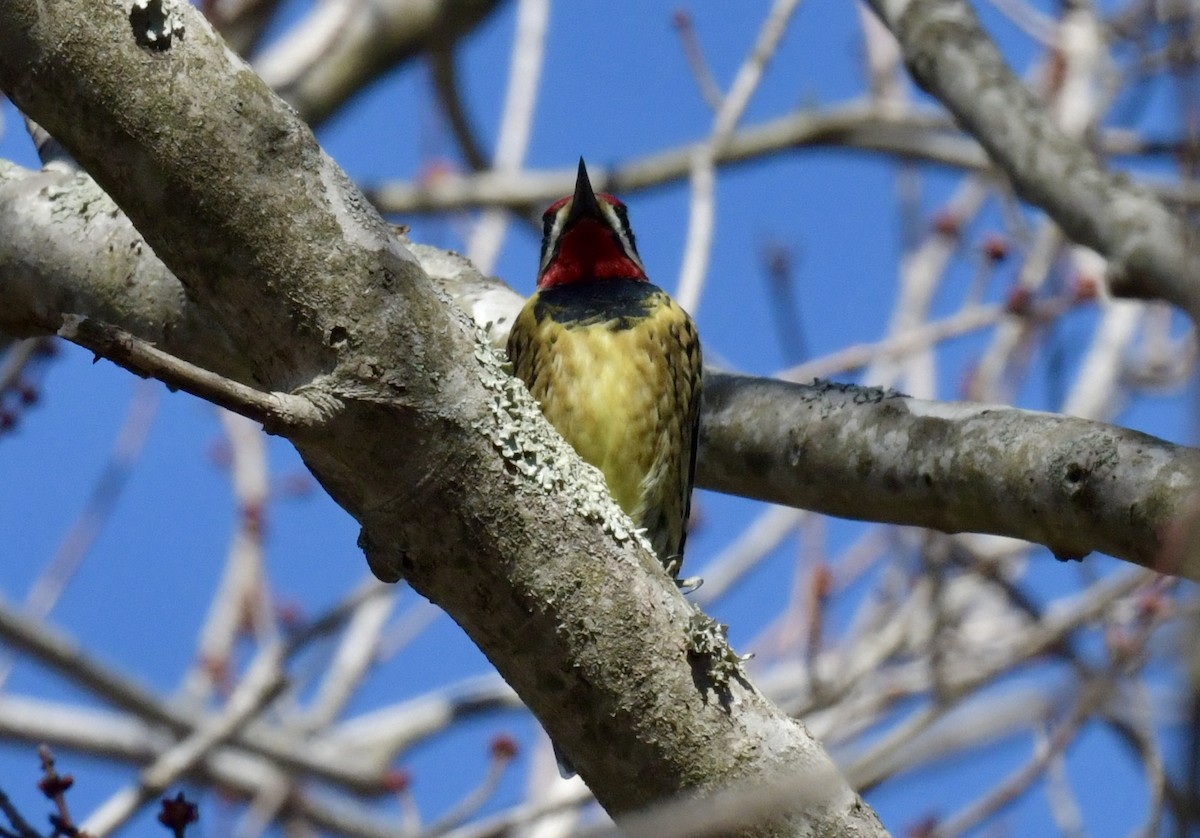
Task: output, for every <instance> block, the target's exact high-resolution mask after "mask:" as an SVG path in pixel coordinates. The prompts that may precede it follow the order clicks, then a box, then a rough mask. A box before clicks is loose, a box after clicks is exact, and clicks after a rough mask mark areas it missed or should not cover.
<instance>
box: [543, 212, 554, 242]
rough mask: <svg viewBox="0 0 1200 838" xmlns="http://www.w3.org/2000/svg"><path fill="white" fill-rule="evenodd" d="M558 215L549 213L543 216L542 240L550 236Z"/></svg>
mask: <svg viewBox="0 0 1200 838" xmlns="http://www.w3.org/2000/svg"><path fill="white" fill-rule="evenodd" d="M555 215H557V213H553V212H548V213H546V214H545V215H543V216H542V238H546V237H547V236H549V235H550V231H551V230H552V229H553V228H554V217H555Z"/></svg>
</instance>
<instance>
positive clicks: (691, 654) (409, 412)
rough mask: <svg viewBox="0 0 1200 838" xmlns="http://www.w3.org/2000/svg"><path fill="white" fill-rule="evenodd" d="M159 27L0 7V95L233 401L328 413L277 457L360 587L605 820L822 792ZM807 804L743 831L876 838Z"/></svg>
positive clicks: (469, 355) (314, 153) (519, 427)
mask: <svg viewBox="0 0 1200 838" xmlns="http://www.w3.org/2000/svg"><path fill="white" fill-rule="evenodd" d="M175 11H176V13H177V15H178V19H177V21H175V24H176V25H175V27H174V28H173V29H172V32H173V33H174V37H173V38H172V39H171V40H170V41H165V40H163V39H159V40H157V41H154V42H148V41H147V39H146V37H145V33H144V32H140V31H138V27H139V24H138V20H137V18H136V16H134V17H131V16H130V13H129V10H128V9H127V8H126V7H125V5H124V4H120V3H106V4H99V5H97V4H96V3H94V2H92V0H60V2H57V3H55V4H54V8H53V10H52V11H48V10H47V8H46V7H45V5H44V4H43V3H41V2H40V1H39V0H11V2H7V3H4V4H2V5H0V89H3V90H4V91H5V92H6V93H7V94H8V95H9V96H10V98H12V99H13V101H14V102H15V103H16V104H17V105H18V107H20V108H21V109H22V110H23V111H25V112H26V113H28V114H29V115H30V116H32V117H33V118H34V119H36V120H37V121H38V122H39V123H40V124H41V125H43V126H45V127H46V129H47V130H49V131H50V132H51V134H53V135H54V136H55V137H56V138H57V139H59V140H60V141H61V142H62V143H63V145H64V146H65V147H66V148H67V149H68V150H69V151H70V152H71V153H72V155H73V156H74V157H75V158H76V159H77V160H78V161H80V163H81V164H82V165H83V166H84V167H85V168H87V170H88V171H89V172H91V173H92V174H93V176H94V177H96V179H97V181H98V182H99V183H100V184H101V186H102V187H103V188H104V189H105V190H106V191H107V192H108V193H109V194H110V195H111V196H113V198H114V200H116V201H117V203H118V204H119V205H120V206H121V207H122V208H123V209H124V210H125V211H126V213H128V215H129V217H130V218H131V219H132V220H133V222H134V224H135V225H136V226H137V228H138V230H139V231H141V232H142V234H143V235H145V237H146V240H147V241H148V242H149V243H150V244H151V245H152V246H153V247H154V249H155V252H156V253H157V254H158V255H159V257H160V258H161V259H162V260H163V262H164V263H165V264H166V265H167V266H168V267H169V268H170V269H171V270H172V271H173V272H174V274H175V275H176V276H177V277H178V278H179V280H180V282H181V283H182V285H183V287H184V288H185V289H186V292H187V294H188V296H189V297H190V298H191V299H193V300H194V301H195V302H196V304H198V305H200V306H202V307H203V308H205V309H207V310H209V311H210V312H212V314H213V316H214V317H215V318H216V319H217V320H218V321H219V322H220V324H221V325H222V327H223V329H224V331H225V332H226V334H227V335H228V336H229V339H230V341H231V342H232V344H233V346H234V348H235V351H236V352H237V353H238V355H239V356H240V357H242V358H244V359H245V363H246V365H247V367H248V368H249V370H250V373H251V379H252V381H251V382H248V383H252V384H253V385H254V386H255V387H256V388H257V389H261V390H267V391H276V392H294V391H296V390H298V389H299V388H301V387H304V388H305V395H306V396H307V397H308V398H313V399H324V398H330V399H336V400H337V401H338V403H339V409H338V410H337V411H334V412H331V413H330V414H329V415H328V417H327V421H324V422H322V423H320V424H319V425H318V426H316V427H314V428H306V429H304V430H303V432H299V433H294V432H292V433H290V434H289V435H290V438H291V440H292V441H293V442H294V443H295V444H296V446H297V448H298V449H299V451H300V452H301V454H302V456H303V457H304V459H305V462H306V463H307V464H308V465H309V467H310V468H311V469H312V471H313V472H314V474H315V475H316V476H317V477H318V479H319V480H320V481H321V483H322V485H323V486H324V487H325V488H326V489H327V490H328V491H329V493H330V495H331V496H332V497H333V498H334V499H335V500H336V501H337V502H338V503H339V504H340V505H342V506H343V507H344V508H345V509H347V510H348V511H349V512H350V513H351V514H353V515H354V516H355V517H356V518H357V520H358V521H359V522H360V523H361V525H362V535H361V538H360V543H361V544H362V546H363V548H364V550H365V552H366V554H367V559H368V562H369V563H370V565H371V567H372V569H373V570H374V571H375V572H376V574H377V575H379V576H380V577H381V578H384V579H388V580H395V579H397V578H398V577H400V576H401V575H403V576H404V577H405V578H406V580H407V581H408V582H409V583H410V584H411V585H412V587H413V588H414V589H415V590H417V591H418V592H419V593H421V594H422V595H424V596H426V597H428V598H429V599H431V600H433V601H434V602H436V603H437V604H439V605H440V606H441V607H443V608H444V609H445V610H446V611H447V612H448V613H449V614H450V615H451V616H452V617H453V618H454V620H455V621H456V622H457V623H458V624H459V625H460V626H462V627H463V628H464V630H465V631H466V632H467V634H468V635H469V636H470V637H471V638H472V639H473V640H474V641H475V643H476V644H477V645H479V647H480V648H481V649H482V650H483V651H484V652H485V653H486V654H487V656H488V657H489V659H490V660H491V661H492V662H493V663H494V664H495V665H496V667H497V669H498V670H499V671H500V673H501V674H502V675H503V676H504V677H505V679H506V680H507V681H508V682H509V683H510V684H511V685H512V686H513V688H514V689H515V690H516V692H517V693H518V695H520V696H521V698H522V699H523V700H524V701H525V702H526V703H527V704H528V705H529V706H530V708H531V709H532V710H533V711H534V712H535V714H537V715H538V717H539V719H541V720H542V722H543V723H544V724H545V725H546V727H547V729H548V730H549V731H550V732H551V734H552V735H553V736H554V738H555V739H556V740H557V741H558V743H559V744H560V745H561V746H562V747H563V748H564V749H565V750H566V752H567V753H568V754H569V755H570V757H571V759H572V762H573V763H574V764H575V765H576V767H577V768H578V770H579V772H580V774H581V775H582V776H583V777H584V779H585V780H587V782H588V784H589V786H590V788H591V789H592V790H593V791H594V792H595V794H596V797H597V799H598V800H599V801H600V802H601V804H602V805H604V806H605V808H606V809H608V810H609V811H610V812H611V813H613V814H615V815H618V816H619V815H620V814H621V813H624V812H630V811H633V810H636V809H638V808H641V807H644V806H646V805H648V804H650V803H652V802H654V801H656V800H660V799H662V798H664V797H671V796H674V795H677V794H679V793H680V792H683V791H687V790H700V789H715V788H719V787H724V786H726V785H728V784H730V783H735V782H739V781H751V780H753V779H754V778H757V777H772V776H783V775H784V772H786V771H788V770H790V768H789V767H791V768H794V767H795V766H804V767H805V768H806V769H807V771H808V772H811V774H812V776H813V777H820V778H822V779H823V778H825V777H826V776H830V775H831V773H833V776H836V775H835V773H834V772H833V769H832V767H831V763H830V761H829V758H828V756H827V755H826V754H825V753H824V752H823V751H822V750H821V748H820V746H819V745H817V744H816V743H815V741H813V740H812V739H811V737H810V736H809V735H808V734H807V732H806V731H804V729H803V728H802V726H800V725H798V724H796V723H795V722H794V721H792V720H791V719H789V718H788V717H787V716H786V715H784V714H783V713H781V712H780V711H779V710H778V709H777V708H776V707H774V706H773V705H772V704H771V703H770V702H769V701H767V700H766V699H765V698H764V697H763V696H762V695H761V694H760V693H759V692H758V691H757V690H756V689H755V688H754V687H753V686H752V685H751V684H749V683H748V682H745V681H743V680H741V679H740V678H739V677H738V675H737V673H736V671H731V669H730V665H729V664H728V663H726V661H727V660H728V656H729V655H730V654H731V653H730V652H729V651H728V649H727V647H726V646H725V644H724V642H723V640H721V639H720V637H719V633H715V632H712V631H711V630H710V629H709V628H708V626H707V625H706V624H705V623H704V621H703V619H701V618H700V617H699V616H698V613H697V611H696V610H695V609H694V608H693V607H692V606H691V605H689V604H688V603H687V602H686V601H685V600H684V599H683V597H682V596H681V595H680V594H679V592H678V590H677V589H676V587H675V585H674V584H673V583H672V581H671V580H670V579H669V578H667V576H666V574H665V573H663V572H662V570H661V566H660V565H659V564H658V563H657V561H656V559H655V558H654V557H653V556H652V555H651V554H650V553H649V551H647V550H646V549H645V548H644V547H643V546H642V544H641V540H640V539H637V538H634V537H632V533H631V532H630V524H629V520H628V518H627V516H625V515H624V514H623V513H621V512H620V510H619V508H618V507H617V506H616V505H615V504H614V502H613V501H612V499H611V497H610V496H609V495H608V493H607V490H606V488H605V487H604V484H603V481H602V480H601V479H600V478H599V476H598V473H597V472H596V471H595V470H594V469H592V468H590V467H586V466H584V464H583V463H582V462H581V461H580V460H579V458H578V457H577V456H576V455H575V453H574V452H573V451H572V450H571V449H570V448H569V447H568V446H566V445H565V443H563V441H562V440H561V438H560V437H559V436H558V435H557V434H555V433H554V432H553V431H552V429H551V428H550V427H549V425H547V424H546V423H545V421H544V420H543V419H542V417H541V412H540V410H539V409H538V408H537V405H536V404H534V403H533V402H532V400H531V399H530V398H529V396H528V393H527V392H526V391H525V389H524V387H522V386H521V385H520V382H517V381H516V380H514V379H513V378H511V377H510V376H508V375H507V374H506V373H505V372H504V371H503V369H502V368H501V366H500V363H499V361H498V359H497V358H496V356H495V355H494V353H493V352H492V351H491V350H490V349H489V348H487V347H486V346H484V345H482V344H480V343H478V342H477V341H476V332H475V329H474V328H473V327H472V326H471V325H470V324H468V323H467V322H466V321H465V318H463V317H462V315H461V313H459V314H457V315H456V314H455V313H454V312H453V311H452V310H451V309H452V307H450V306H447V305H446V304H445V301H444V300H445V298H444V297H443V296H441V295H439V294H437V293H436V292H435V290H434V288H433V286H432V285H431V284H430V283H429V281H428V278H427V277H426V276H425V275H424V273H423V272H422V271H421V269H420V267H419V266H418V264H417V263H416V261H415V260H414V259H413V257H412V256H411V255H410V254H409V253H408V252H407V251H406V250H405V249H404V248H403V247H402V246H401V245H400V244H399V243H398V242H397V241H396V240H395V239H394V237H393V235H392V232H391V230H390V228H389V227H388V226H387V225H386V224H384V223H383V222H382V220H381V219H380V218H379V217H378V216H376V215H375V214H374V213H373V212H372V211H371V210H370V208H369V205H368V204H367V203H366V202H365V200H364V199H363V197H362V196H361V195H360V194H359V193H358V191H357V190H356V189H355V188H354V187H353V185H352V184H351V183H350V182H349V180H348V179H347V177H346V176H345V174H344V173H343V172H342V171H341V170H340V169H338V168H337V167H336V166H335V165H334V164H333V163H332V161H331V160H329V158H328V157H326V156H325V155H324V154H322V153H321V151H320V149H319V148H318V146H317V144H316V142H315V140H314V139H313V137H312V134H311V132H310V131H309V130H308V129H307V128H306V127H305V126H304V125H303V124H302V123H301V122H300V121H299V120H298V119H297V118H296V116H295V114H294V113H293V112H292V111H290V109H288V108H287V107H286V106H285V105H284V104H283V103H282V102H281V101H279V100H278V99H277V98H275V97H274V96H273V95H272V94H271V93H270V91H269V90H268V89H267V88H266V86H265V85H263V83H262V82H261V80H259V79H258V78H257V77H255V76H254V75H253V74H252V73H250V72H249V71H248V69H247V68H246V67H245V66H244V65H243V64H241V63H240V62H239V61H237V59H236V58H235V57H233V56H232V55H231V54H230V53H229V51H228V50H227V49H226V48H225V46H224V44H223V43H222V42H221V41H220V39H219V38H218V37H216V36H215V34H214V33H213V32H212V30H211V28H210V27H209V26H208V24H207V23H206V22H205V21H204V20H203V19H202V18H201V17H200V16H199V15H198V13H197V12H196V11H195V10H194V9H193V8H192V7H191V6H189V5H187V4H178V6H177V7H176V8H175ZM431 510H436V511H437V514H436V515H431V514H430V511H431ZM548 672H552V673H553V674H554V677H546V673H548ZM705 685H707V687H706V686H705ZM823 788H827V793H826V794H825V795H823V796H822V798H821V800H819V801H817V802H814V803H813V805H812V806H810V807H808V808H806V809H805V811H803V812H788V813H786V814H784V815H781V816H780V817H779V818H777V819H771V820H769V821H764V822H760V823H759V824H758V825H757V826H756V828H755V829H754V830H753V831H752V834H762V835H767V834H771V835H778V834H794V835H801V834H803V835H811V834H820V833H826V834H859V835H881V834H884V831H883V829H882V827H881V826H880V824H879V822H878V819H877V818H876V817H875V815H874V813H873V812H872V811H871V810H870V809H869V808H867V807H866V806H865V805H864V804H863V803H862V802H861V800H860V799H859V798H858V796H857V795H856V794H855V793H854V792H853V790H852V789H850V788H849V786H847V785H846V784H845V783H844V782H843V781H841V780H840V779H838V780H836V782H833V783H831V784H830V785H829V786H828V787H824V786H823Z"/></svg>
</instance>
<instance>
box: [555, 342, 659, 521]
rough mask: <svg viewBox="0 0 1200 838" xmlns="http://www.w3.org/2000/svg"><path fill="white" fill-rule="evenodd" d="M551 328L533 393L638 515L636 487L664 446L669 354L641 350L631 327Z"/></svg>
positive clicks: (639, 498)
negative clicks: (550, 340) (663, 412)
mask: <svg viewBox="0 0 1200 838" xmlns="http://www.w3.org/2000/svg"><path fill="white" fill-rule="evenodd" d="M557 332H558V333H557V334H556V335H555V338H554V351H553V352H552V353H550V354H549V358H548V359H547V362H548V365H549V368H548V369H545V370H543V371H542V373H543V374H542V375H540V376H538V379H537V381H536V383H535V387H534V391H535V392H534V393H533V395H534V397H535V398H537V399H538V401H539V402H541V404H542V408H543V411H544V412H545V414H546V418H547V419H549V420H550V423H551V424H552V425H554V426H555V427H556V428H557V429H558V432H559V433H561V434H562V435H563V437H564V438H566V440H567V441H568V442H570V443H571V445H573V446H574V447H575V450H576V451H578V452H579V455H580V456H581V457H583V459H585V460H587V461H588V462H589V463H591V464H593V465H594V466H596V467H597V468H599V469H600V471H602V472H603V473H604V478H605V480H606V481H607V482H608V488H609V491H610V492H612V494H613V497H614V498H616V501H617V503H618V504H620V506H621V508H622V509H624V510H625V511H626V512H627V513H628V514H629V515H630V516H632V517H633V518H634V519H635V520H637V519H638V518H639V517H640V516H641V513H642V511H643V510H641V509H640V508H639V504H640V503H641V502H642V499H643V497H644V494H645V493H644V492H643V488H644V485H643V484H644V483H645V482H646V480H647V479H648V478H650V479H652V478H653V476H654V474H653V473H654V472H655V471H656V468H655V465H656V460H658V459H660V457H661V455H662V447H663V444H664V443H665V440H663V439H662V435H663V429H662V427H661V410H662V405H661V404H660V402H661V401H662V397H663V394H664V392H666V391H668V390H669V388H668V387H667V386H666V383H667V380H668V374H669V370H668V367H667V365H668V362H669V359H668V358H667V356H666V355H664V354H663V353H662V352H661V350H659V351H656V352H650V351H647V350H648V349H649V347H646V346H644V345H642V344H644V343H645V342H646V335H645V334H644V333H643V332H642V331H640V330H637V329H623V330H615V331H614V330H612V329H609V328H608V327H607V326H605V325H603V324H597V325H594V326H587V327H584V328H579V329H571V330H567V329H563V330H557ZM556 385H558V386H556ZM538 391H541V392H538Z"/></svg>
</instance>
